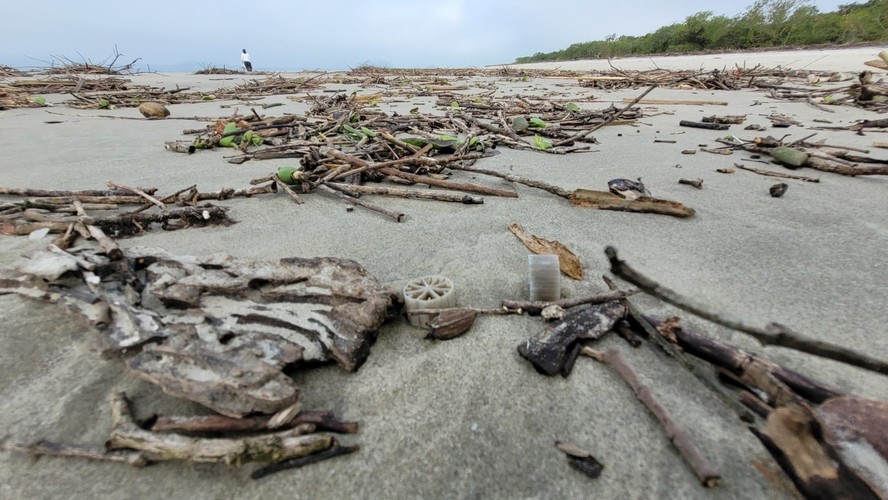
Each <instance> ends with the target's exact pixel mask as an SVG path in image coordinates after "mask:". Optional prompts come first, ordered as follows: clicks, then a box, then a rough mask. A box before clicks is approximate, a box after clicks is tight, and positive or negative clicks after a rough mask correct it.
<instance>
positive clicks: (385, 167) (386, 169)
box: [322, 148, 518, 198]
mask: <svg viewBox="0 0 888 500" xmlns="http://www.w3.org/2000/svg"><path fill="white" fill-rule="evenodd" d="M322 153H323V154H326V155H329V156H332V157H334V158H336V159H338V160H342V161H345V162H347V163H349V164H351V165H354V166H356V167H358V168H357V169H355V170H349V171H346V172H341V173H339V174H337V175H336V176H334V178H335V177H338V176H339V175H340V174H345V175H353V174H355V173H358V172H359V171H364V170H371V169H373V170H379V171H380V172H382V173H384V174H386V175H391V176H394V177H400V178H402V179H407V180H409V181H412V182H415V183H417V184H426V185H428V186H434V187H440V188H444V189H453V190H456V191H466V192H469V193H479V194H486V195H490V196H504V197H509V198H517V197H518V193H516V192H515V191H508V190H505V189H497V188H491V187H486V186H480V185H478V184H471V183H464V182H452V181H442V180H438V179H434V178H432V177H428V176H425V175H417V174H411V173H408V172H401V171H400V170H398V169H396V168H393V165H406V164H418V165H424V166H439V165H442V164H443V162H442V161H441V160H435V159H433V158H425V157H414V156H411V157H409V158H403V159H401V160H394V161H391V162H385V163H382V164H374V163H372V162H369V161H367V160H364V159H362V158H358V157H356V156H352V155H349V154H346V153H343V152H342V151H339V150H336V149H332V148H328V149H324V150H323V151H322ZM465 156H466V157H468V155H465ZM479 157H480V156H479ZM456 159H457V160H458V159H468V158H465V157H464V158H456ZM426 160H431V161H426ZM331 180H332V179H331Z"/></svg>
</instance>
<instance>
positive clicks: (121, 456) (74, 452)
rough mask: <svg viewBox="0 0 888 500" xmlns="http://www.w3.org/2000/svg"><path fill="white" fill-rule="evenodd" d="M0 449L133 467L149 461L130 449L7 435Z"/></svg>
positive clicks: (36, 455) (1, 440) (1, 442)
mask: <svg viewBox="0 0 888 500" xmlns="http://www.w3.org/2000/svg"><path fill="white" fill-rule="evenodd" d="M0 451H14V452H18V453H27V454H28V455H31V456H34V457H41V456H50V457H72V458H86V459H89V460H98V461H101V462H117V463H124V464H127V465H131V466H133V467H144V466H146V465H148V464H149V463H150V460H148V457H146V456H145V454H143V453H141V452H138V451H131V450H111V451H109V450H105V449H97V448H89V447H85V446H73V445H69V444H63V443H53V442H51V441H46V440H44V439H41V440H39V441H34V442H32V443H23V442H18V441H12V440H11V439H10V438H9V436H6V437H4V438H3V439H0Z"/></svg>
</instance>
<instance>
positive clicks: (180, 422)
mask: <svg viewBox="0 0 888 500" xmlns="http://www.w3.org/2000/svg"><path fill="white" fill-rule="evenodd" d="M270 420H271V417H270V416H255V417H244V418H233V417H226V416H224V415H205V416H199V417H158V418H157V420H156V421H155V422H154V425H152V426H151V431H152V432H201V433H225V432H243V431H262V430H269V421H270ZM303 424H313V425H315V426H317V428H318V429H319V430H326V431H330V432H339V433H343V434H354V433H356V432H358V423H357V422H343V421H341V420H338V419H337V418H336V417H335V416H334V415H333V413H332V412H329V411H316V410H302V411H300V412H299V413H298V414H297V415H296V416H295V417H293V419H292V420H290V421H289V422H287V423H286V424H284V425H282V426H281V427H278V429H282V430H283V429H289V428H293V427H297V426H300V425H303Z"/></svg>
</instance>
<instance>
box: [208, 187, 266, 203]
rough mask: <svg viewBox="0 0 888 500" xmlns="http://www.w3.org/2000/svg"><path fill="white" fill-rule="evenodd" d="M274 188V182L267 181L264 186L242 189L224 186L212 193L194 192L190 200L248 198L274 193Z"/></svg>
mask: <svg viewBox="0 0 888 500" xmlns="http://www.w3.org/2000/svg"><path fill="white" fill-rule="evenodd" d="M276 189H277V185H276V184H275V183H274V182H269V183H268V184H266V185H264V186H258V187H249V188H243V189H231V188H224V189H222V190H220V191H215V192H212V193H195V195H194V196H193V197H192V199H191V201H192V202H193V203H196V202H198V201H205V200H227V199H230V198H238V197H243V198H249V197H251V196H255V195H257V194H268V193H274V192H275V190H276Z"/></svg>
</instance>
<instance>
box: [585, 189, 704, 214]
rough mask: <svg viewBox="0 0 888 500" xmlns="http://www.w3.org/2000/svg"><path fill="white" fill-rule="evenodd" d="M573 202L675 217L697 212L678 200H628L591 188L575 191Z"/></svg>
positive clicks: (590, 206) (600, 208)
mask: <svg viewBox="0 0 888 500" xmlns="http://www.w3.org/2000/svg"><path fill="white" fill-rule="evenodd" d="M571 202H572V203H573V204H574V205H576V206H579V207H589V208H597V209H599V210H618V211H621V212H637V213H649V214H660V215H671V216H673V217H691V216H692V215H694V213H695V211H694V209H693V208H690V207H687V206H685V205H682V204H681V203H679V202H677V201H670V200H661V199H659V198H649V197H646V196H645V197H641V198H636V199H634V200H627V199H623V198H620V197H619V196H614V195H613V194H611V193H609V192H607V191H593V190H589V189H577V190H576V191H574V194H573V196H572V197H571Z"/></svg>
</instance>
